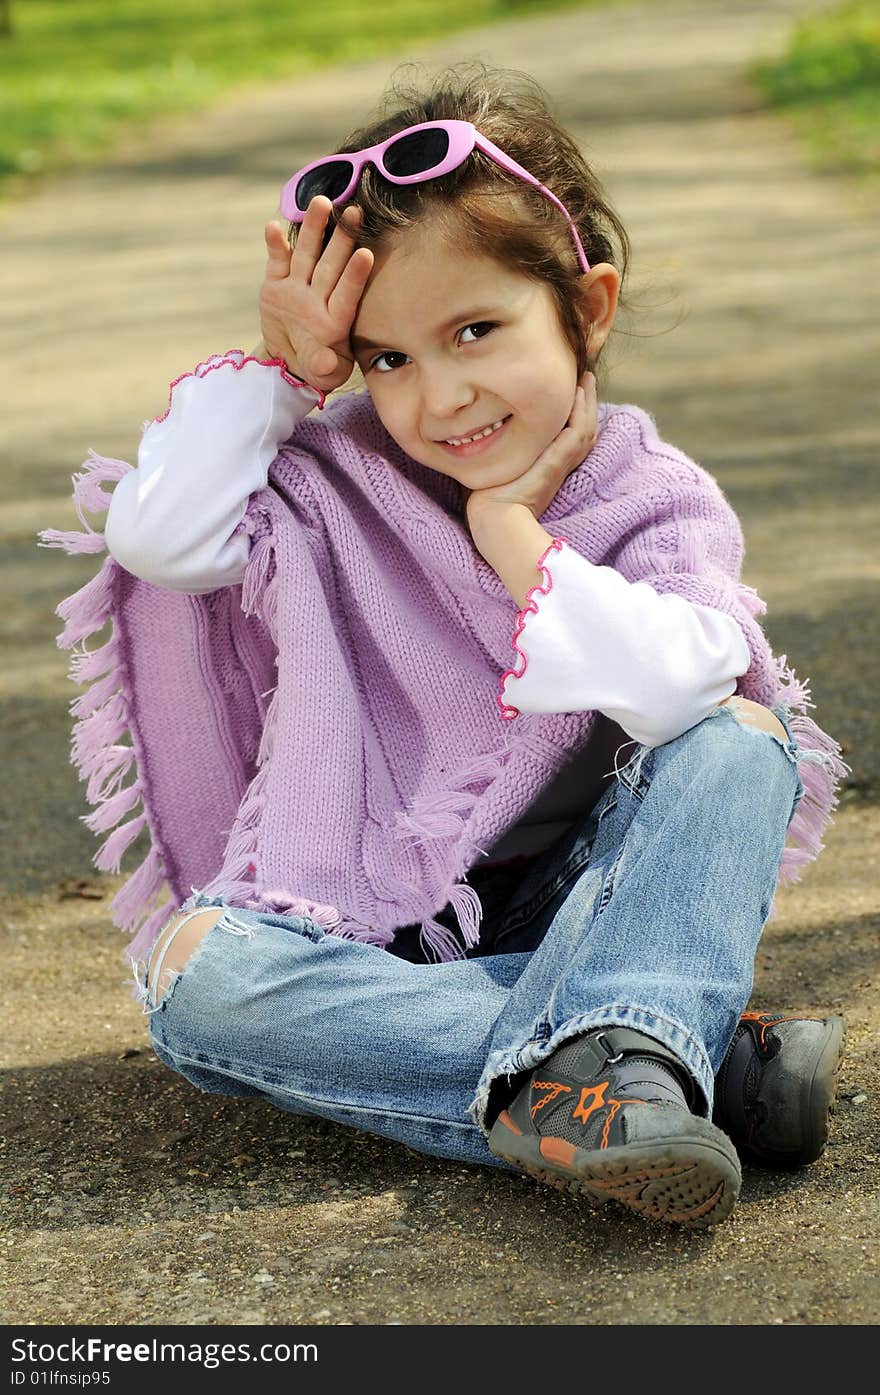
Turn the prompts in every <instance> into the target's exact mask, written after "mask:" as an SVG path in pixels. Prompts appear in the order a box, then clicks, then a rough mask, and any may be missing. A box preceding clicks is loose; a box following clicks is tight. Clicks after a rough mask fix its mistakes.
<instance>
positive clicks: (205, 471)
mask: <svg viewBox="0 0 880 1395" xmlns="http://www.w3.org/2000/svg"><path fill="white" fill-rule="evenodd" d="M315 405H317V406H318V407H323V405H324V394H323V393H322V392H321V391H320V390H319V389H317V388H312V387H310V386H309V385H308V384H306V383H303V382H301V381H299V380H298V379H296V378H294V377H293V376H292V375H291V374H290V373H288V372H287V370H286V368H285V366H284V363H283V362H282V361H281V360H280V359H275V360H271V361H264V360H260V359H256V358H251V357H246V356H245V354H244V353H243V352H242V351H241V350H240V349H234V350H231V351H230V352H229V353H228V354H217V355H214V356H213V357H212V358H210V359H208V360H206V361H205V362H204V363H201V364H199V365H198V367H197V368H196V369H195V370H194V372H192V373H186V374H184V375H183V377H181V378H178V379H177V380H176V382H174V383H172V385H171V395H170V402H169V406H168V410H167V411H166V412H165V414H164V415H163V416H161V417H157V418H156V420H155V421H152V422H150V423H149V424H148V425H147V426H146V427H145V429H144V433H143V435H142V437H141V441H140V446H139V448H138V463H137V468H136V469H133V470H130V471H128V472H127V474H125V475H124V476H123V477H122V479H121V480H120V481H119V483H118V484H117V485H116V487H115V489H114V490H113V494H112V497H111V501H110V506H109V509H108V511H107V518H106V521H105V525H104V537H105V541H106V544H107V550H108V551H109V552H110V554H111V555H112V556H113V557H115V558H116V560H117V561H118V562H119V563H120V565H121V566H123V567H124V568H125V569H126V571H129V572H131V573H133V575H134V576H137V577H140V578H141V579H142V580H143V581H149V582H152V583H153V584H154V585H156V586H163V587H165V588H167V589H168V590H171V591H184V592H189V593H192V594H198V593H200V592H206V591H214V590H216V589H217V588H218V587H220V586H234V585H236V584H237V583H238V582H240V581H241V580H242V577H243V576H244V571H245V566H246V563H247V559H248V556H249V554H250V547H251V542H250V538H249V536H248V535H247V534H246V533H245V532H244V531H237V530H238V525H239V524H240V523H241V520H242V518H243V517H244V514H245V511H246V509H247V505H248V501H249V499H250V496H251V495H252V494H253V493H255V492H256V491H257V490H260V489H264V488H265V487H266V483H267V481H268V475H269V466H270V465H271V463H272V461H273V460H274V458H275V456H276V455H277V453H278V448H279V446H280V445H282V444H283V443H284V442H285V441H286V440H287V439H288V438H289V436H290V435H291V433H292V431H293V429H294V427H295V426H296V425H297V423H298V422H300V421H302V420H303V418H304V417H305V416H306V415H307V414H308V412H310V411H311V409H312V408H313V407H314V406H315Z"/></svg>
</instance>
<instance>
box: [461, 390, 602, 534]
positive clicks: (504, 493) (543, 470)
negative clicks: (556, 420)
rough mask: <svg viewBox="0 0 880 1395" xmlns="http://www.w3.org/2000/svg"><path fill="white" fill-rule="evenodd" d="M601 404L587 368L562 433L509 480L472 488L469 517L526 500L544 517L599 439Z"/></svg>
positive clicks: (527, 506) (527, 505) (529, 507)
mask: <svg viewBox="0 0 880 1395" xmlns="http://www.w3.org/2000/svg"><path fill="white" fill-rule="evenodd" d="M598 421H599V404H598V401H597V397H596V379H595V377H594V376H593V374H592V373H590V372H589V371H588V372H586V373H585V374H584V375H583V377H582V378H581V386H579V387H578V389H577V391H576V392H575V398H574V405H573V407H572V409H571V413H570V415H569V418H568V421H567V422H566V423H565V426H564V427H563V428H562V430H561V431H560V433H559V435H558V436H557V437H556V438H555V439H554V440H553V441H551V442H550V444H549V446H548V447H547V449H546V450H544V451H542V452H541V454H540V455H539V456H538V458H537V460H536V461H535V463H534V465H532V466H531V467H530V468H529V469H528V470H526V472H525V474H523V475H520V476H519V478H518V479H515V480H511V482H510V483H509V484H499V485H495V486H494V487H492V488H490V489H472V490H471V491H470V493H469V494H468V496H467V504H466V508H467V517H468V520H469V521H470V520H471V519H472V518H473V516H474V513H475V512H476V511H477V510H479V509H483V508H485V507H487V506H489V505H493V504H525V506H526V508H527V509H530V510H531V512H532V513H533V514H534V516H535V518H540V517H541V515H542V514H543V513H544V512H545V510H546V509H548V508H549V507H550V504H551V503H552V502H553V500H554V499H555V498H556V495H557V494H558V493H559V490H560V489H561V488H562V485H563V484H564V483H565V481H566V480H567V479H568V476H569V475H570V474H571V473H572V471H574V470H576V469H577V467H578V465H580V464H581V462H582V461H583V459H584V457H585V456H586V455H587V454H588V453H589V451H590V450H592V448H593V445H594V444H595V441H596V435H597V429H598Z"/></svg>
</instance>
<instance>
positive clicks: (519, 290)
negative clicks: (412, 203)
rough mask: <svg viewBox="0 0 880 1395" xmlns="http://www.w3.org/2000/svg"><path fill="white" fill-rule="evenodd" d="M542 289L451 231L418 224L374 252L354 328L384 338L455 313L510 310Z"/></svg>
mask: <svg viewBox="0 0 880 1395" xmlns="http://www.w3.org/2000/svg"><path fill="white" fill-rule="evenodd" d="M540 289H541V288H540V287H539V286H538V283H537V282H535V281H532V280H530V279H529V278H528V277H525V276H523V275H522V274H521V273H520V272H518V271H516V270H515V269H513V268H511V267H507V266H504V265H502V263H500V262H498V261H496V260H495V259H494V258H492V257H485V256H480V255H476V254H474V253H473V252H471V251H469V250H468V249H467V248H465V247H464V246H462V245H457V244H456V239H455V234H454V231H452V230H450V229H448V228H445V227H443V226H442V225H438V224H437V223H436V222H434V223H432V222H425V223H417V224H415V225H414V226H413V227H411V228H407V229H405V230H404V231H403V232H400V233H396V234H394V236H393V237H391V238H389V239H388V241H387V242H386V243H385V244H383V246H382V247H381V248H380V249H379V251H378V252H377V253H376V258H375V263H374V266H373V271H372V273H371V275H370V279H369V281H368V282H367V287H366V290H365V291H364V294H363V296H362V298H361V303H360V306H359V309H358V314H357V318H356V320H355V326H356V329H357V332H358V335H360V336H365V337H370V338H373V339H376V338H377V337H378V338H382V337H387V336H388V335H389V334H391V333H393V331H394V330H395V329H397V330H398V331H400V329H401V328H402V327H404V326H407V327H409V326H415V325H425V326H432V325H435V324H440V323H441V322H444V321H446V320H447V319H448V317H449V316H450V315H451V314H453V312H454V311H455V310H456V308H458V309H461V310H463V311H464V312H465V313H467V312H468V310H469V308H470V307H472V306H476V305H478V304H479V305H489V304H492V305H497V307H498V308H499V309H503V308H505V307H508V308H512V307H514V306H515V305H517V304H522V302H523V300H524V298H525V297H528V296H532V295H534V294H535V293H536V292H537V291H539V290H540Z"/></svg>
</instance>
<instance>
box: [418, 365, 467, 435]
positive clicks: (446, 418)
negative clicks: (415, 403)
mask: <svg viewBox="0 0 880 1395" xmlns="http://www.w3.org/2000/svg"><path fill="white" fill-rule="evenodd" d="M475 399H476V391H475V389H474V386H473V384H472V383H471V382H470V380H469V378H468V376H467V375H466V373H465V372H463V370H462V368H461V366H459V365H457V364H444V365H442V366H441V367H432V368H431V369H430V370H428V371H427V372H426V373H425V375H424V377H423V379H422V407H423V410H424V415H425V419H426V420H427V421H431V422H434V424H435V426H436V430H435V431H434V432H433V435H435V436H436V435H437V434H438V432H442V431H451V430H452V427H453V426H454V425H455V418H456V415H457V414H458V413H459V412H460V411H462V410H463V409H464V408H467V407H470V406H471V404H472V403H473V402H474V401H475Z"/></svg>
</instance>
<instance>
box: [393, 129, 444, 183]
mask: <svg viewBox="0 0 880 1395" xmlns="http://www.w3.org/2000/svg"><path fill="white" fill-rule="evenodd" d="M448 149H449V134H448V132H447V131H444V130H443V128H442V127H441V126H434V127H432V128H431V129H430V130H427V131H414V132H413V133H412V134H411V135H408V136H401V138H400V140H397V141H395V142H394V144H393V145H390V146H389V147H388V149H387V150H386V151H385V155H384V160H383V163H384V165H385V168H386V169H387V171H388V173H389V174H393V175H397V176H398V177H403V176H404V175H407V174H424V173H425V171H426V170H430V169H433V168H434V166H435V165H439V164H440V163H441V161H443V160H445V158H446V152H447V151H448Z"/></svg>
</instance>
